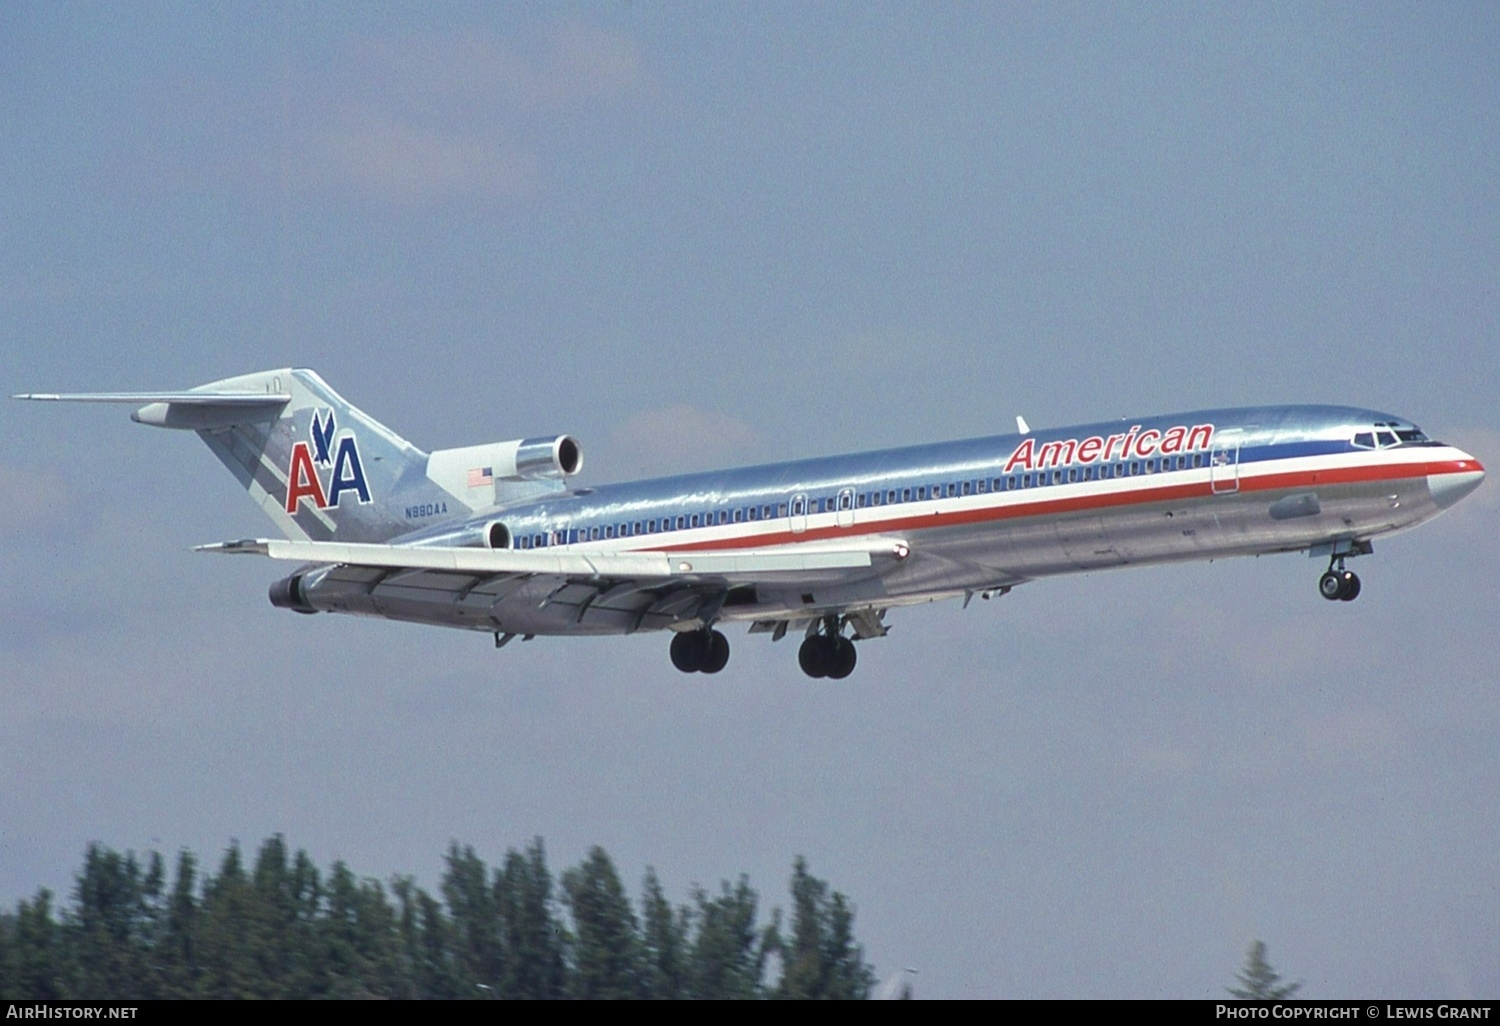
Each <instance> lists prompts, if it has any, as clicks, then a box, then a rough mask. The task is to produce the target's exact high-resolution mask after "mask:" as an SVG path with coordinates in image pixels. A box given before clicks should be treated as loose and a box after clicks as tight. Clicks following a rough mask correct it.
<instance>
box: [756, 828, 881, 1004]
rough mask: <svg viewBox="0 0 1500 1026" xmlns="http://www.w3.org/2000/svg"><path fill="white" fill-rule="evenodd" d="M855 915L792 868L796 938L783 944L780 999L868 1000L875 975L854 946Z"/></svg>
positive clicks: (799, 865) (803, 866) (803, 869)
mask: <svg viewBox="0 0 1500 1026" xmlns="http://www.w3.org/2000/svg"><path fill="white" fill-rule="evenodd" d="M853 927H854V910H853V909H852V908H850V907H849V901H848V899H847V898H845V897H844V896H843V895H842V894H839V893H838V892H837V891H835V892H834V893H833V894H832V895H830V894H829V892H828V885H827V884H826V883H824V882H823V881H822V880H819V879H818V878H816V877H814V876H812V875H811V874H809V873H808V871H807V863H806V862H805V861H804V860H803V859H802V858H800V857H799V858H798V859H797V860H796V862H795V863H794V864H793V866H792V937H791V941H790V943H783V945H782V952H781V959H782V966H783V968H782V973H781V986H780V988H779V989H778V996H779V997H784V998H795V999H798V1000H804V1001H805V1000H809V999H818V998H833V999H839V1000H849V999H852V998H867V997H869V996H870V988H872V987H873V986H874V985H875V975H874V972H873V971H872V970H871V969H870V967H869V966H868V965H867V964H866V963H865V960H864V951H863V950H862V949H861V948H860V947H859V946H858V945H857V944H855V943H854V930H853Z"/></svg>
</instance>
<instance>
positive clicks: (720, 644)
mask: <svg viewBox="0 0 1500 1026" xmlns="http://www.w3.org/2000/svg"><path fill="white" fill-rule="evenodd" d="M727 665H729V639H728V638H726V637H724V635H723V634H720V633H719V632H718V631H709V632H708V654H707V655H706V656H704V657H703V665H702V666H700V667H698V671H699V672H700V673H718V672H719V671H720V670H722V669H724V667H725V666H727Z"/></svg>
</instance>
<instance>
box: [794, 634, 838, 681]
mask: <svg viewBox="0 0 1500 1026" xmlns="http://www.w3.org/2000/svg"><path fill="white" fill-rule="evenodd" d="M828 641H829V639H828V638H827V637H825V636H824V635H822V634H814V635H813V636H812V637H810V638H807V639H806V640H805V641H803V642H802V646H801V647H800V648H798V649H797V665H798V666H800V667H802V672H803V673H805V674H807V675H808V676H809V677H826V676H828V671H829V670H830V669H833V651H832V649H831V647H830V646H829V644H828Z"/></svg>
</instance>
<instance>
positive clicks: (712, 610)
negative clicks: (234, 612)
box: [200, 538, 910, 634]
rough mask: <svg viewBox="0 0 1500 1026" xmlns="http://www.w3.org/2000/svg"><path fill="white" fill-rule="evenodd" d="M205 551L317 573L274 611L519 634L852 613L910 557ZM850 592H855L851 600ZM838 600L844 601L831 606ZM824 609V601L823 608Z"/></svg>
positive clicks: (858, 552)
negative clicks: (786, 608) (814, 600)
mask: <svg viewBox="0 0 1500 1026" xmlns="http://www.w3.org/2000/svg"><path fill="white" fill-rule="evenodd" d="M200 551H208V552H219V553H227V554H252V555H262V556H269V557H271V558H272V559H278V560H292V561H296V562H301V563H310V564H315V566H313V567H311V568H309V569H307V570H305V571H301V572H299V573H297V574H294V575H293V576H292V577H291V578H288V579H287V580H286V581H283V582H280V583H279V585H278V587H281V586H283V585H284V586H285V588H284V590H283V592H282V594H281V595H279V596H278V595H277V593H276V589H275V588H273V599H272V600H273V601H274V602H276V603H277V604H278V605H284V606H288V607H290V608H293V609H299V610H301V611H303V612H316V611H331V612H348V613H362V614H365V615H372V616H381V617H386V618H389V619H397V620H409V621H414V622H418V623H430V624H439V625H444V626H453V627H467V628H470V629H474V630H485V631H503V632H506V633H511V634H623V633H631V632H633V631H636V630H641V629H647V630H652V629H661V628H665V627H677V628H679V629H682V628H684V627H688V626H698V625H702V624H707V623H711V622H713V621H714V620H716V619H720V618H734V619H758V618H763V617H764V615H765V614H766V612H767V611H768V610H774V609H777V608H781V606H779V605H778V603H779V602H782V600H781V599H779V598H778V596H783V595H785V596H791V598H790V600H789V601H790V602H791V603H800V604H801V605H799V606H798V607H797V608H798V612H801V613H807V612H815V611H816V610H814V609H807V608H805V607H806V605H808V604H809V603H807V601H806V598H805V596H812V595H814V594H818V593H821V595H826V596H827V597H828V599H829V600H830V604H836V605H839V606H847V605H848V604H849V603H848V599H849V598H850V597H851V596H852V595H856V594H858V593H859V591H860V589H861V586H862V585H864V586H875V588H876V591H875V592H872V594H871V596H870V597H871V598H875V597H877V594H878V591H879V589H878V585H879V578H880V576H881V574H882V573H883V572H884V571H885V570H886V569H888V568H889V567H891V566H893V565H895V564H898V563H900V562H901V561H903V560H905V559H906V558H907V556H908V555H909V554H910V549H909V547H908V546H907V545H906V543H905V542H903V541H900V540H898V539H889V538H887V539H874V540H862V541H860V542H858V543H850V542H837V543H826V542H825V543H819V542H809V543H805V544H799V545H788V546H778V547H774V548H765V549H739V550H726V549H718V550H700V551H681V552H661V551H654V552H650V551H648V552H623V551H585V552H575V551H562V550H550V549H543V550H519V551H518V550H510V549H482V548H457V547H439V546H416V545H370V544H341V543H337V542H311V541H285V540H281V539H254V540H244V541H236V542H225V543H222V544H219V545H206V546H202V547H200ZM851 589H853V591H851ZM835 596H837V597H838V598H837V600H835ZM818 604H821V603H818Z"/></svg>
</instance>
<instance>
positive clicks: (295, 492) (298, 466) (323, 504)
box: [286, 410, 370, 514]
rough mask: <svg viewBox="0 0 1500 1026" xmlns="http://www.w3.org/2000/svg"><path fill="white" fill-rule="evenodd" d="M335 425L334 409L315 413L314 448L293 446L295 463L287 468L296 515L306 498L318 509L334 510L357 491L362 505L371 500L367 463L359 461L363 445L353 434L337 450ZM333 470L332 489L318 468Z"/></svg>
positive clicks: (292, 510) (303, 444)
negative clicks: (335, 446)
mask: <svg viewBox="0 0 1500 1026" xmlns="http://www.w3.org/2000/svg"><path fill="white" fill-rule="evenodd" d="M334 432H335V425H334V420H333V411H332V410H323V411H321V412H317V413H314V414H313V419H312V447H311V449H309V447H308V443H306V442H297V443H295V444H294V445H293V446H292V463H291V466H290V467H288V468H287V480H286V511H287V512H288V513H292V514H295V513H296V512H297V508H298V507H299V506H300V505H301V504H302V500H303V499H311V500H312V502H313V504H314V505H315V506H317V507H318V509H332V508H333V507H335V506H337V505H338V504H339V500H340V499H342V498H343V497H344V493H345V492H353V493H354V494H355V495H356V496H358V498H359V501H360V502H369V501H370V486H369V485H368V484H366V483H365V468H364V464H362V463H360V461H359V443H358V442H356V441H355V440H354V435H353V434H347V435H345V436H344V437H343V438H340V439H339V440H338V448H337V449H336V450H335V449H334V444H333V443H334V437H333V436H334ZM319 467H323V468H332V469H331V471H330V472H329V474H328V487H327V489H326V490H325V489H324V487H323V481H322V479H321V478H320V477H319V476H318V468H319Z"/></svg>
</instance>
